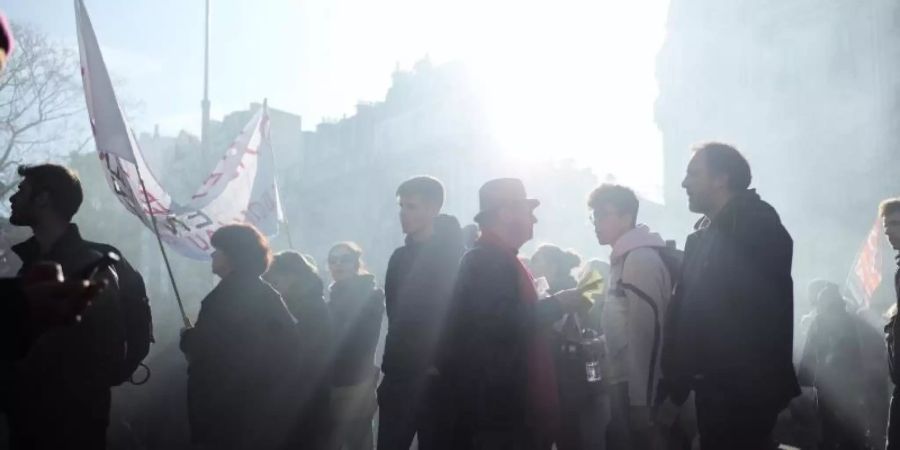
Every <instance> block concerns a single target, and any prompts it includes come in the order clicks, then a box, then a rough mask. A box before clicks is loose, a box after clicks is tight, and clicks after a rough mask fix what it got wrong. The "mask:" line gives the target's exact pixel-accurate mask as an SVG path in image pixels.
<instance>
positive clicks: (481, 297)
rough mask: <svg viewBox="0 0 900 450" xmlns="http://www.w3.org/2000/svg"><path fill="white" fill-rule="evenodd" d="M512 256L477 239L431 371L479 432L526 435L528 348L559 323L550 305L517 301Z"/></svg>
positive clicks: (465, 260)
mask: <svg viewBox="0 0 900 450" xmlns="http://www.w3.org/2000/svg"><path fill="white" fill-rule="evenodd" d="M515 258H516V257H515V255H513V254H511V253H510V252H509V251H507V250H504V249H502V248H500V247H498V246H497V245H495V244H492V243H488V242H485V241H484V240H479V241H478V242H476V244H475V247H474V248H473V249H472V250H470V251H469V252H467V253H466V254H465V256H463V259H462V262H461V263H460V267H459V274H458V276H457V279H456V285H455V287H454V291H453V300H452V304H451V307H450V316H449V322H448V327H447V335H446V339H445V341H444V345H443V346H442V351H441V358H440V366H439V369H440V371H441V374H442V375H443V377H444V378H445V379H447V380H448V382H450V383H451V384H452V386H451V388H452V389H453V392H454V398H455V399H456V400H457V401H458V402H459V403H460V408H461V414H462V416H463V417H464V418H466V420H471V421H473V422H472V426H473V427H475V428H476V429H479V430H503V431H510V430H521V429H522V428H527V427H528V426H529V424H528V419H529V415H528V411H527V409H528V408H527V394H528V392H527V388H528V386H526V382H527V380H528V360H527V357H528V355H527V353H528V345H529V342H530V340H531V339H532V337H533V336H534V333H536V332H537V330H538V329H539V328H541V327H549V326H550V325H551V324H552V323H553V322H555V321H557V320H559V319H560V318H562V309H561V308H560V305H559V303H558V302H557V301H555V300H553V299H548V300H543V301H539V302H538V303H537V304H535V305H527V304H526V303H524V302H523V301H522V293H521V292H520V281H521V280H520V279H519V277H520V274H519V269H518V267H517V265H516V264H517V262H516V259H515Z"/></svg>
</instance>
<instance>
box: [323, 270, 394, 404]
mask: <svg viewBox="0 0 900 450" xmlns="http://www.w3.org/2000/svg"><path fill="white" fill-rule="evenodd" d="M328 309H329V311H331V320H332V324H333V327H334V339H335V341H334V350H335V355H334V364H333V367H332V383H331V384H332V386H334V387H343V386H352V385H355V384H359V383H362V382H364V381H367V380H372V379H374V376H375V374H376V370H377V369H376V368H375V347H376V346H377V345H378V337H379V336H380V335H381V322H382V318H383V316H384V292H383V291H382V290H381V289H378V288H377V287H376V286H375V277H374V276H373V275H368V274H366V275H357V276H355V277H353V278H351V279H349V280H346V281H340V282H336V283H334V284H332V285H331V292H330V294H329V300H328Z"/></svg>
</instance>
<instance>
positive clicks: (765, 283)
mask: <svg viewBox="0 0 900 450" xmlns="http://www.w3.org/2000/svg"><path fill="white" fill-rule="evenodd" d="M792 255H793V240H792V239H791V236H790V234H788V232H787V230H786V229H785V228H784V226H783V225H782V224H781V220H780V218H779V217H778V214H777V213H776V211H775V209H774V208H772V206H770V205H769V204H768V203H765V202H763V201H762V200H761V199H760V198H759V196H758V195H757V194H756V192H755V191H753V190H748V191H745V192H743V193H740V194H738V195H736V196H735V197H734V198H733V199H732V200H731V201H730V202H729V203H728V205H726V206H725V207H724V208H723V209H722V210H721V211H720V212H719V214H717V215H716V216H715V217H714V218H713V219H712V220H711V221H709V220H704V221H701V224H698V229H697V231H696V232H694V233H693V234H691V235H690V236H688V239H687V243H686V245H685V255H684V265H683V271H682V275H681V278H680V281H679V282H678V284H677V286H676V289H675V294H674V297H673V299H672V303H671V305H670V307H669V313H668V318H667V324H666V328H665V329H666V334H665V343H664V347H663V356H662V366H663V375H664V377H666V379H667V382H668V383H671V387H672V390H673V391H675V392H676V393H677V394H678V395H676V396H675V397H677V398H680V397H683V396H685V395H686V391H687V389H688V387H689V386H690V385H691V383H693V382H694V381H695V380H698V379H700V378H702V379H703V380H704V383H706V384H707V385H710V386H716V389H718V390H720V391H721V392H722V394H723V395H728V396H734V397H738V398H745V399H746V400H747V401H748V402H750V403H753V404H759V405H761V406H764V407H767V408H768V407H771V408H778V409H780V408H782V407H784V406H785V405H786V404H787V403H788V401H789V400H790V399H791V398H793V397H795V396H796V395H798V394H799V393H800V389H799V386H798V384H797V377H796V375H795V373H794V368H793V364H792V344H793V309H794V308H793V300H794V299H793V280H792V278H791V264H792Z"/></svg>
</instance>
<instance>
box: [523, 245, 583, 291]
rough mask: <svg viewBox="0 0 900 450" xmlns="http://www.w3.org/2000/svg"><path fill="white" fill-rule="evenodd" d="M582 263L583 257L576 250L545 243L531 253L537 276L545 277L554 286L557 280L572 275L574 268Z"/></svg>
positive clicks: (532, 267) (532, 269)
mask: <svg viewBox="0 0 900 450" xmlns="http://www.w3.org/2000/svg"><path fill="white" fill-rule="evenodd" d="M580 264H581V257H580V256H578V255H577V254H576V253H575V252H572V251H568V250H563V249H561V248H559V247H557V246H556V245H553V244H544V245H541V246H540V247H538V249H537V250H536V251H535V252H534V254H533V255H531V265H530V267H531V272H532V273H533V274H534V276H535V277H545V278H546V279H547V281H548V282H550V284H551V286H552V285H553V284H554V282H555V281H558V280H560V279H562V278H566V277H571V276H572V270H573V269H575V268H576V267H578V266H579V265H580Z"/></svg>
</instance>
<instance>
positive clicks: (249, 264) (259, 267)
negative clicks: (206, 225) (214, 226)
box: [210, 224, 272, 278]
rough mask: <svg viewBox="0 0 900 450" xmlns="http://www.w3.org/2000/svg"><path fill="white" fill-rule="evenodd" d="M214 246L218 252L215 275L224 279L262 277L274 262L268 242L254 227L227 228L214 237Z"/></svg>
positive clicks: (214, 252)
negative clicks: (241, 276) (232, 275)
mask: <svg viewBox="0 0 900 450" xmlns="http://www.w3.org/2000/svg"><path fill="white" fill-rule="evenodd" d="M210 243H211V244H212V246H213V248H215V251H213V254H212V271H213V273H214V274H216V275H218V276H220V277H222V278H225V277H226V276H228V275H231V274H234V275H249V276H260V275H262V274H263V273H265V272H266V270H267V269H268V268H269V263H270V262H271V261H272V251H271V250H270V249H269V241H268V239H266V237H265V236H263V234H262V233H260V232H259V230H257V229H256V227H254V226H253V225H248V224H234V225H226V226H224V227H222V228H219V229H218V230H216V232H215V233H213V235H212V237H211V238H210Z"/></svg>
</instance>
